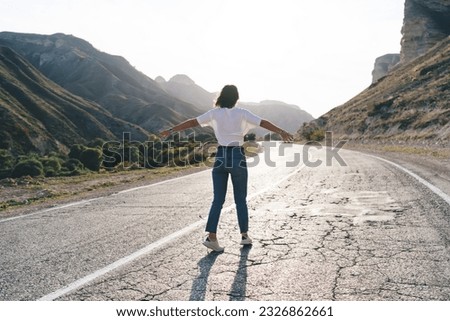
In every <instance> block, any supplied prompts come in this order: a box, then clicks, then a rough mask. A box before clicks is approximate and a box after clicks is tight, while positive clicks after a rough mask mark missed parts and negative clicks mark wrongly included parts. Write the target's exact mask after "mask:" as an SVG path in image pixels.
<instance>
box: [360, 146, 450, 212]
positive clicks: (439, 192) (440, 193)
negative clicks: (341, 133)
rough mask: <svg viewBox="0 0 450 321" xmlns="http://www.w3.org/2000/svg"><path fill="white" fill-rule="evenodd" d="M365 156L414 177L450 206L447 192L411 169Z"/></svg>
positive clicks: (385, 160)
mask: <svg viewBox="0 0 450 321" xmlns="http://www.w3.org/2000/svg"><path fill="white" fill-rule="evenodd" d="M365 155H367V156H370V157H373V158H376V159H379V160H381V161H383V162H386V163H388V164H391V165H392V166H395V167H397V168H398V169H400V170H402V171H404V172H405V173H407V174H408V175H410V176H412V177H414V178H415V179H417V180H418V181H419V182H420V183H422V184H423V185H425V186H426V187H428V188H429V189H430V190H431V191H432V192H433V193H435V194H436V195H437V196H439V197H440V198H442V199H443V200H444V201H446V202H447V204H449V205H450V196H448V195H447V194H446V193H445V192H443V191H442V190H441V189H439V188H438V187H436V186H434V185H433V184H431V183H430V182H428V181H426V180H425V179H423V178H422V177H420V176H419V175H417V174H415V173H413V172H412V171H410V170H409V169H407V168H404V167H403V166H401V165H399V164H397V163H394V162H391V161H389V160H387V159H384V158H381V157H378V156H373V155H368V154H365Z"/></svg>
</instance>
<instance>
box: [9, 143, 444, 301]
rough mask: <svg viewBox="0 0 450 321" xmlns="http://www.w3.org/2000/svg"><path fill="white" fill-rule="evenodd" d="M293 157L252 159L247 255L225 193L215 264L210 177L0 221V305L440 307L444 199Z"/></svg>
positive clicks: (403, 180)
mask: <svg viewBox="0 0 450 321" xmlns="http://www.w3.org/2000/svg"><path fill="white" fill-rule="evenodd" d="M281 146H283V145H281ZM286 146H287V145H286ZM289 146H291V145H289ZM303 148H304V147H303V146H298V145H295V146H293V147H292V146H291V147H288V148H284V149H283V148H280V146H279V145H278V146H277V147H272V148H271V149H270V153H269V152H268V150H269V149H268V147H267V148H266V152H265V153H263V154H260V156H259V157H256V158H252V159H249V167H250V168H249V172H250V182H249V194H250V195H249V198H248V204H249V210H250V233H251V236H252V238H253V239H254V245H253V246H251V247H241V246H240V245H239V233H238V227H237V223H236V214H235V210H234V206H233V203H232V194H231V192H230V194H229V195H228V198H227V203H226V204H225V209H224V211H223V214H222V218H221V223H220V226H219V234H218V236H219V240H220V242H221V245H222V246H225V252H224V253H223V254H216V253H213V252H208V251H207V250H206V248H204V247H203V246H202V245H201V241H202V237H203V235H204V232H203V229H204V225H205V223H206V221H205V218H206V216H207V213H208V209H209V206H210V203H211V200H212V191H211V187H212V186H211V177H210V170H206V171H203V172H199V173H196V174H192V175H189V176H185V177H181V178H177V179H174V180H169V181H166V182H161V183H157V184H153V185H149V186H147V187H142V188H138V189H133V190H128V191H124V192H121V193H118V194H114V195H111V196H108V197H103V198H99V199H94V200H87V201H85V202H81V203H75V204H68V206H65V207H59V208H53V209H49V210H47V211H41V212H37V213H33V214H31V215H26V216H22V217H16V218H13V219H7V220H0V249H1V255H0V267H1V269H0V300H39V299H43V300H449V299H450V251H449V245H450V203H449V201H448V199H445V196H446V195H448V194H446V192H443V197H442V195H441V196H439V195H437V194H436V193H435V192H433V191H432V190H430V189H429V187H427V186H425V185H424V184H423V183H421V182H419V181H418V180H417V179H416V178H414V177H412V176H410V175H409V174H408V173H405V172H404V171H403V170H402V169H400V168H398V167H396V166H394V165H393V164H390V163H387V162H385V161H383V160H380V159H377V158H373V157H371V156H368V155H365V154H361V153H358V152H352V151H344V150H341V151H339V156H340V157H341V158H342V160H343V161H345V165H346V166H343V164H339V162H337V161H336V159H335V160H334V161H333V162H332V164H328V165H327V164H326V162H325V160H326V155H325V154H326V152H325V150H324V149H321V150H317V149H316V148H311V149H310V153H309V154H308V153H306V152H305V150H304V149H303ZM283 154H284V156H283ZM296 156H307V157H308V160H309V162H307V161H306V164H308V165H309V166H306V165H305V158H304V157H303V158H302V160H301V161H297V160H299V159H296ZM314 161H321V162H322V164H321V165H320V166H311V163H312V162H314ZM272 162H275V164H272ZM315 164H316V165H318V164H317V163H315ZM421 174H422V176H423V174H424V173H421ZM425 179H426V177H425ZM438 188H439V186H438ZM230 190H231V188H230ZM440 190H441V191H447V186H442V188H441V189H440ZM447 197H448V196H447Z"/></svg>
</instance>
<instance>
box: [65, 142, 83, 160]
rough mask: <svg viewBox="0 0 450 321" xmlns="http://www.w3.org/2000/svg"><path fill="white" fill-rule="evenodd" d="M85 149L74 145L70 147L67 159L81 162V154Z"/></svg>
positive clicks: (79, 145)
mask: <svg viewBox="0 0 450 321" xmlns="http://www.w3.org/2000/svg"><path fill="white" fill-rule="evenodd" d="M86 149H87V147H86V146H83V145H81V144H75V145H72V146H70V152H69V158H75V159H79V160H81V154H82V153H83V152H84V151H85V150H86Z"/></svg>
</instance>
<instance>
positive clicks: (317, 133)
mask: <svg viewBox="0 0 450 321" xmlns="http://www.w3.org/2000/svg"><path fill="white" fill-rule="evenodd" d="M324 139H325V130H323V129H321V128H316V129H315V130H313V131H312V132H311V134H310V135H309V140H311V141H314V142H321V141H323V140H324Z"/></svg>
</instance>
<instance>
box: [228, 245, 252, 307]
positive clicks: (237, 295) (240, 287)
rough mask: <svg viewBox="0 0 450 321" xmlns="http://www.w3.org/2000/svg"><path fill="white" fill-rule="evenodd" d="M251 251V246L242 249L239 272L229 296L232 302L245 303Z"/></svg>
mask: <svg viewBox="0 0 450 321" xmlns="http://www.w3.org/2000/svg"><path fill="white" fill-rule="evenodd" d="M251 249H252V245H251V244H250V245H244V246H243V247H242V248H241V257H240V259H239V266H238V270H237V271H236V275H235V276H234V281H233V284H232V285H231V290H230V293H229V294H228V295H229V296H230V301H245V298H246V292H247V261H248V255H249V253H250V250H251Z"/></svg>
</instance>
